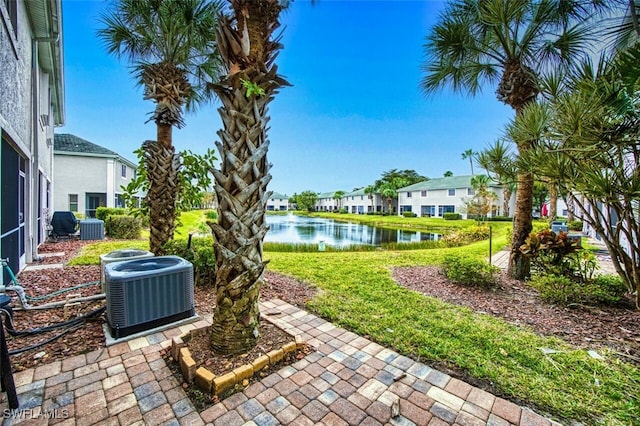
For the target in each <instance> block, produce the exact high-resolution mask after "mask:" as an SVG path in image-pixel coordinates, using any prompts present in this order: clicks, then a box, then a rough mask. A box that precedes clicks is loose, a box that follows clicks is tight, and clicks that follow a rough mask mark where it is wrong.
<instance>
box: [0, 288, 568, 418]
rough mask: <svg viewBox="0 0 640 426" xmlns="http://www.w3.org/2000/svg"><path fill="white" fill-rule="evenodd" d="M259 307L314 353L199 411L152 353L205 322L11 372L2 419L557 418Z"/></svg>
mask: <svg viewBox="0 0 640 426" xmlns="http://www.w3.org/2000/svg"><path fill="white" fill-rule="evenodd" d="M261 311H262V312H264V313H267V312H268V313H269V315H268V316H265V318H266V319H268V320H269V321H272V322H275V323H277V324H279V325H280V326H281V327H282V328H284V329H287V330H289V331H290V332H292V333H294V334H299V335H301V336H302V337H303V338H304V339H305V340H306V341H307V342H308V343H309V344H310V345H311V346H312V347H313V348H314V349H315V352H312V353H310V354H309V355H307V356H306V357H305V358H304V359H302V360H300V361H298V362H296V363H295V364H293V365H290V366H287V367H283V368H281V369H280V370H279V371H278V372H277V373H273V374H271V375H269V376H267V377H265V378H264V379H262V380H261V381H260V382H257V383H255V384H252V385H251V386H249V387H248V388H247V389H245V391H244V392H242V393H237V394H235V395H233V396H231V397H229V398H227V399H225V400H224V401H222V402H221V403H218V404H216V405H215V406H213V407H211V408H209V409H207V410H206V411H203V412H202V413H197V412H196V410H195V409H194V408H193V406H192V404H191V402H190V401H189V399H188V398H187V397H186V395H185V393H184V391H183V390H182V388H181V387H180V384H179V383H178V381H176V379H175V378H174V377H173V376H172V374H171V371H170V370H169V368H168V367H167V366H166V364H165V362H164V360H163V359H162V358H161V357H160V350H161V349H162V348H164V347H167V346H168V345H169V344H170V341H169V339H171V337H173V336H176V335H180V334H183V333H186V332H188V331H189V330H190V329H192V328H194V327H199V326H201V325H203V324H204V323H209V322H210V321H206V320H202V321H200V322H199V323H196V324H189V325H184V326H181V327H179V328H174V329H170V330H168V331H165V332H162V333H156V334H152V335H149V336H146V337H140V338H136V339H134V340H131V341H129V342H122V343H118V344H116V345H113V346H111V347H109V348H106V349H101V350H97V351H94V352H91V353H88V354H84V355H78V356H75V357H72V358H69V359H66V360H64V361H56V362H53V363H50V364H47V365H43V366H40V367H37V368H35V369H29V370H25V371H22V372H19V373H17V374H15V382H16V386H17V390H18V397H19V400H20V403H21V407H20V409H19V410H18V411H17V412H15V413H14V418H11V415H9V414H8V411H3V413H4V414H5V420H4V422H3V424H22V425H46V424H57V425H79V426H81V425H93V424H100V425H132V424H135V425H138V424H139V425H143V424H147V425H161V424H164V425H194V426H195V425H205V424H211V425H215V426H233V425H260V426H263V425H278V424H284V425H289V424H290V425H320V424H324V425H398V426H404V425H452V424H456V425H485V424H487V425H496V426H499V425H510V424H511V425H540V426H543V425H546V426H548V425H552V424H557V423H555V422H552V421H550V420H548V419H546V418H544V417H542V416H540V415H538V414H536V413H535V412H533V411H531V410H529V409H527V408H523V407H520V406H518V405H516V404H513V403H511V402H509V401H506V400H504V399H502V398H499V397H496V396H494V395H492V394H490V393H488V392H485V391H483V390H481V389H479V388H476V387H473V386H471V385H469V384H467V383H465V382H462V381H460V380H457V379H455V378H452V377H450V376H449V375H447V374H444V373H442V372H440V371H438V370H435V369H432V368H430V367H428V366H427V365H425V364H422V363H419V362H415V361H413V360H411V359H410V358H407V357H405V356H402V355H399V354H398V353H396V352H394V351H392V350H389V349H387V348H384V347H382V346H380V345H378V344H376V343H373V342H371V341H369V340H368V339H365V338H363V337H361V336H358V335H357V334H354V333H352V332H349V331H346V330H344V329H342V328H339V327H335V326H334V325H332V324H331V323H329V322H327V321H325V320H323V319H321V318H318V317H317V316H315V315H312V314H310V313H307V312H305V311H303V310H300V309H298V308H297V307H294V306H292V305H289V304H287V303H285V302H282V301H280V300H270V301H265V302H262V303H261ZM6 409H8V407H7V403H6V402H5V403H2V404H0V410H6ZM46 417H55V418H46Z"/></svg>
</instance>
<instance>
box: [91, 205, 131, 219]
mask: <svg viewBox="0 0 640 426" xmlns="http://www.w3.org/2000/svg"><path fill="white" fill-rule="evenodd" d="M124 214H127V211H126V210H125V209H123V208H119V207H98V208H97V209H96V219H100V220H107V217H109V216H111V215H124Z"/></svg>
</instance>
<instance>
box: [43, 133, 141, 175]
mask: <svg viewBox="0 0 640 426" xmlns="http://www.w3.org/2000/svg"><path fill="white" fill-rule="evenodd" d="M53 152H54V154H69V155H80V156H83V155H84V156H88V157H110V158H115V159H117V160H119V161H121V162H123V163H126V164H127V165H129V166H130V167H133V168H136V167H137V166H136V164H135V163H133V162H131V161H129V160H127V159H126V158H124V157H122V156H121V155H120V154H118V153H117V152H115V151H111V150H110V149H107V148H105V147H103V146H100V145H97V144H95V143H93V142H89V141H88V140H86V139H82V138H81V137H78V136H76V135H72V134H69V133H56V134H54V135H53Z"/></svg>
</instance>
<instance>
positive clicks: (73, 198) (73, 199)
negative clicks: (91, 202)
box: [69, 194, 78, 212]
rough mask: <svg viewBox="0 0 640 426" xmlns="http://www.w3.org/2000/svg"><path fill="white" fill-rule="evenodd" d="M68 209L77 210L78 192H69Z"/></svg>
mask: <svg viewBox="0 0 640 426" xmlns="http://www.w3.org/2000/svg"><path fill="white" fill-rule="evenodd" d="M69 211H72V212H77V211H78V194H69Z"/></svg>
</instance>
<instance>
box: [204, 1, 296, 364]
mask: <svg viewBox="0 0 640 426" xmlns="http://www.w3.org/2000/svg"><path fill="white" fill-rule="evenodd" d="M232 8H233V9H234V12H235V18H236V19H235V20H231V19H229V18H228V17H225V16H222V17H220V20H219V23H220V25H219V27H218V28H217V31H218V37H217V39H218V43H219V44H220V54H221V56H222V59H223V62H224V64H225V65H226V66H227V69H228V70H229V74H228V75H227V76H226V77H225V78H224V79H223V81H221V82H220V84H216V85H214V86H213V89H214V90H215V91H216V94H217V95H218V98H219V99H220V101H221V102H222V105H223V106H222V107H221V108H219V109H218V112H219V113H220V117H221V118H222V123H223V128H222V129H221V130H220V131H218V136H219V137H220V142H216V146H217V148H218V152H219V153H220V169H219V170H214V171H213V174H214V178H215V181H216V185H215V192H216V195H217V198H218V206H219V207H218V212H219V214H218V221H217V223H213V222H212V223H209V225H210V227H211V230H212V231H213V235H214V250H215V255H216V266H217V272H216V306H215V309H214V312H213V324H212V325H211V331H212V333H211V347H212V348H213V350H215V351H218V352H221V353H226V354H232V353H241V352H245V351H247V350H248V349H250V348H252V347H254V346H255V344H256V341H257V338H258V336H259V331H258V326H259V319H260V313H259V308H258V297H259V294H260V287H261V285H262V283H263V272H264V268H265V265H266V262H264V261H263V260H262V241H263V238H264V236H265V234H266V233H267V230H268V227H267V225H266V221H265V210H266V204H267V200H268V199H269V196H270V195H271V192H268V191H267V184H268V183H269V181H270V180H271V175H270V174H269V169H270V168H271V165H270V164H269V163H268V162H267V150H268V147H269V140H268V139H267V123H268V121H269V117H268V114H267V106H268V104H269V103H270V102H271V101H272V100H273V98H274V96H275V94H276V93H277V91H278V89H279V88H280V87H282V86H283V85H286V84H288V83H287V82H286V81H285V80H284V79H283V78H282V77H280V76H279V75H278V74H277V67H276V66H275V65H274V64H273V61H274V59H275V53H276V52H277V51H278V49H279V48H280V47H281V46H280V44H278V43H277V42H272V41H271V40H270V36H271V33H272V32H273V30H274V29H275V28H277V27H278V15H279V12H280V6H279V4H278V2H277V1H251V2H240V1H238V2H236V1H232ZM247 37H248V39H247ZM248 86H251V87H253V88H254V89H256V88H259V89H260V90H261V91H263V92H264V93H263V94H260V93H255V92H249V89H248Z"/></svg>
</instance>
